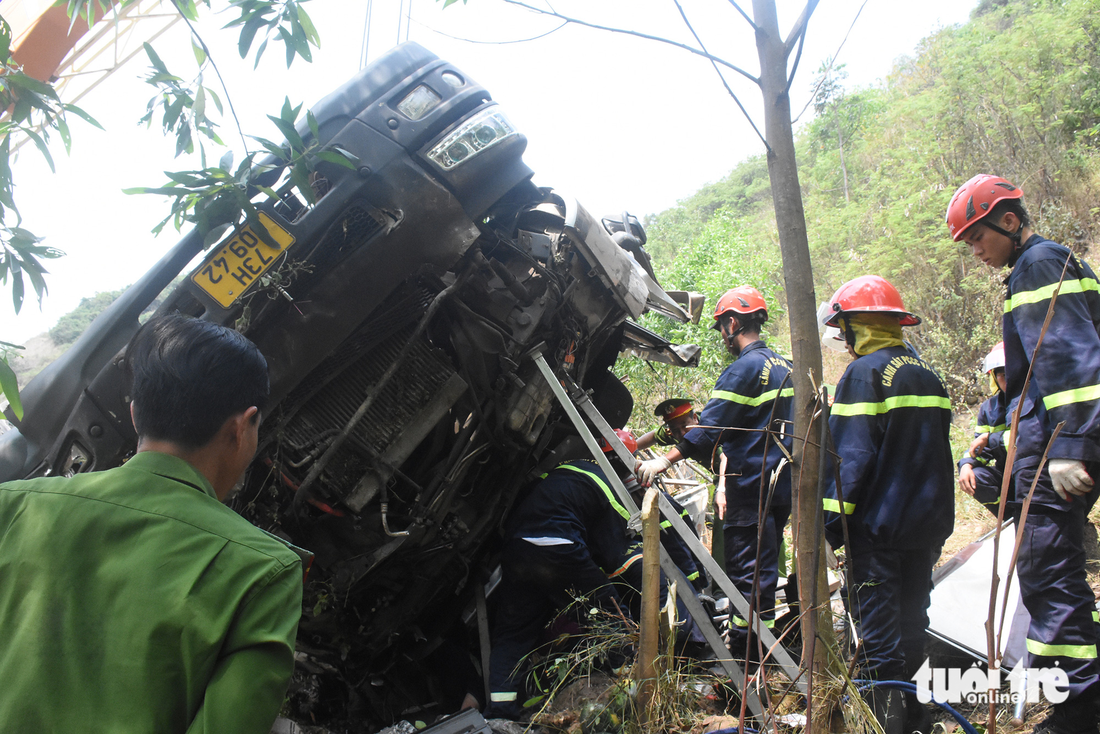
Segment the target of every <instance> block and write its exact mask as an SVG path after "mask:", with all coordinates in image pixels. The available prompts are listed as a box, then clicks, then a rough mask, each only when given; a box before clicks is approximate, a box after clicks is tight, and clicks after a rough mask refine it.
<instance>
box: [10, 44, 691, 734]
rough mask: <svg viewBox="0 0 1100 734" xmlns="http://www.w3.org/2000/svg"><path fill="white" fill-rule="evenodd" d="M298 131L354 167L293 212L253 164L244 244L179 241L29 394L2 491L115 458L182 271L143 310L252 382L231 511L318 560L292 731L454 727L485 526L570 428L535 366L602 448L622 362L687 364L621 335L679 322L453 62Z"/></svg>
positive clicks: (323, 171)
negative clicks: (544, 368) (132, 354)
mask: <svg viewBox="0 0 1100 734" xmlns="http://www.w3.org/2000/svg"><path fill="white" fill-rule="evenodd" d="M313 115H314V117H315V118H316V121H317V126H316V128H315V130H311V129H310V128H309V127H307V126H305V125H302V126H301V127H300V129H299V130H298V132H299V134H300V135H301V137H302V138H303V139H304V140H305V141H306V143H312V142H315V143H317V144H318V148H315V149H320V148H321V147H323V148H325V149H328V150H335V149H337V148H338V149H339V150H340V151H341V155H342V156H344V157H345V158H346V159H347V160H352V161H355V164H354V166H353V167H347V166H345V165H339V164H337V163H336V162H333V161H332V160H323V159H320V158H319V159H318V160H316V161H315V162H314V163H315V174H314V175H313V177H312V178H311V180H310V181H309V184H308V185H309V186H311V188H312V189H313V192H314V195H315V197H309V196H306V195H305V194H304V193H303V192H302V191H301V190H300V189H298V188H297V186H298V185H299V184H302V185H305V184H304V183H303V182H302V181H301V178H300V177H292V176H290V175H289V172H288V171H286V170H284V169H283V168H281V167H280V162H279V160H278V159H276V158H274V157H273V158H271V159H269V160H267V161H265V162H264V163H263V164H262V165H260V166H258V167H257V168H256V169H255V174H254V180H255V182H256V183H257V184H258V186H257V189H256V192H255V193H256V195H257V196H256V198H255V201H256V205H257V207H258V208H259V210H260V213H259V217H258V221H259V225H257V224H256V223H255V220H254V222H253V223H252V224H246V225H245V226H243V227H240V228H238V229H237V230H236V231H234V232H233V233H231V234H230V235H229V236H228V237H227V238H225V239H223V240H222V241H221V242H220V243H219V244H217V245H215V246H214V247H212V248H211V249H210V250H209V252H208V254H206V255H205V257H201V259H200V256H201V255H202V253H203V249H204V248H203V242H202V237H201V236H200V235H199V234H198V232H192V233H191V234H188V235H187V236H185V237H184V238H183V240H181V241H180V242H179V243H178V244H177V245H176V246H175V247H174V248H173V249H172V250H171V251H170V252H169V253H168V254H167V255H165V257H164V258H163V259H162V260H161V262H160V263H158V265H157V266H156V267H154V268H153V269H152V270H151V271H150V272H149V273H147V274H146V275H145V276H144V277H143V278H142V279H141V280H140V281H139V282H138V283H136V284H135V285H134V286H133V287H132V288H130V289H129V290H128V291H127V292H126V293H125V294H124V295H123V296H122V297H121V298H120V299H119V300H118V301H116V302H115V304H114V305H113V306H111V308H110V309H108V310H107V311H106V312H105V313H104V314H103V315H102V316H101V317H100V318H99V319H98V320H97V321H96V322H95V323H94V324H93V325H92V326H91V327H90V328H89V330H88V331H87V332H86V333H85V335H84V336H83V337H82V338H81V339H80V340H79V341H78V342H77V344H76V345H74V347H73V348H72V349H71V350H70V351H69V352H68V353H67V354H66V355H65V356H64V357H63V358H61V359H60V360H58V361H57V362H55V363H54V364H53V365H51V366H50V367H49V368H47V369H46V370H44V371H43V372H42V373H41V374H40V375H39V376H38V377H37V378H35V380H33V381H32V382H31V383H30V384H29V385H28V386H27V387H26V389H25V390H24V393H23V402H24V406H25V416H24V418H23V420H22V421H18V420H15V418H14V416H12V415H8V418H9V420H11V421H12V422H13V423H14V425H15V426H16V430H12V431H9V432H8V433H6V434H4V435H3V436H2V437H0V481H6V480H10V479H16V478H23V477H32V476H42V475H58V474H62V475H64V474H72V473H76V472H85V471H96V470H100V469H106V468H110V467H113V466H117V465H118V464H120V463H121V462H123V461H125V460H126V459H127V458H128V457H129V456H130V455H131V454H132V453H133V451H134V447H135V440H136V437H135V435H134V432H133V427H132V425H131V422H130V417H129V407H128V400H129V398H128V396H127V394H126V383H125V379H124V376H123V374H122V370H121V368H120V363H121V353H120V350H121V349H122V348H123V347H124V346H125V344H126V342H127V341H128V339H129V338H130V336H131V335H132V334H133V333H134V331H135V330H136V329H137V327H138V316H139V314H141V313H142V311H143V310H144V309H146V308H147V306H148V305H149V304H150V303H151V302H152V301H153V300H154V299H155V298H156V297H157V296H158V295H160V294H161V292H162V291H163V290H164V289H165V288H166V287H167V286H168V285H169V284H170V283H172V282H173V280H174V279H176V278H177V276H179V275H180V274H181V273H185V272H189V275H188V276H187V277H186V278H185V279H184V280H182V282H181V283H180V284H179V285H178V286H176V287H175V288H174V290H172V291H171V292H170V293H169V295H168V296H167V297H166V298H165V299H164V301H163V303H162V305H161V306H160V307H159V312H171V311H179V312H181V313H184V314H188V315H191V316H194V317H198V318H202V319H207V320H210V321H215V322H217V323H220V324H225V325H232V326H235V327H236V328H237V329H238V330H240V331H241V332H242V333H244V334H245V335H247V336H248V337H249V338H250V339H252V340H253V341H254V342H255V343H256V344H257V345H258V346H259V347H260V349H261V350H262V352H263V353H264V355H265V356H266V357H267V360H268V363H269V365H270V375H271V390H272V399H271V401H270V409H269V412H268V414H267V415H266V416H265V417H264V422H263V424H262V427H261V434H260V444H259V450H258V452H257V454H256V458H255V460H254V461H253V463H252V465H251V467H250V468H249V470H248V472H247V474H246V475H245V477H244V479H243V481H242V483H241V486H240V487H239V488H238V491H237V492H236V493H235V495H234V498H233V499H232V504H233V506H234V508H235V509H236V510H237V511H238V512H240V513H241V514H242V515H244V516H245V517H247V518H248V519H249V520H251V521H252V522H254V523H255V524H256V525H258V526H259V527H261V528H264V529H266V530H268V531H270V532H272V533H274V534H276V535H279V536H280V537H282V538H284V539H286V540H288V541H290V542H291V543H293V544H295V545H297V546H301V547H303V548H308V549H309V550H310V551H311V552H312V553H313V554H315V559H314V561H313V565H312V569H311V571H310V574H309V578H308V583H307V587H306V595H305V596H306V599H305V605H304V610H303V618H302V622H301V626H300V632H299V639H298V654H297V660H298V664H297V667H296V672H295V679H294V682H293V684H292V687H291V697H290V704H289V706H290V712H289V713H290V715H292V716H294V717H295V718H298V719H300V720H302V721H304V722H313V723H318V724H331V725H333V726H334V727H337V726H338V727H340V728H349V729H351V730H359V729H362V730H364V731H366V730H369V729H371V728H374V727H377V726H380V725H384V724H387V723H390V722H392V721H393V720H396V719H399V718H402V717H403V716H408V715H409V714H410V712H421V713H420V714H419V715H420V716H421V717H422V718H423V717H426V716H429V715H430V714H431V713H432V712H431V710H430V709H431V708H432V707H433V706H436V707H439V708H446V707H447V706H449V705H454V704H455V703H456V701H455V700H454V697H455V695H456V690H455V686H456V684H455V681H456V679H458V678H461V675H460V674H459V672H458V671H460V670H462V669H464V668H465V667H466V666H467V665H468V664H469V667H470V668H472V667H473V666H472V663H470V661H471V659H472V656H471V655H470V654H469V653H470V652H471V651H476V650H477V649H478V644H477V643H478V634H477V630H476V627H477V620H478V615H477V614H476V612H475V609H477V608H478V607H481V608H482V609H483V608H484V605H483V604H479V603H478V602H479V601H483V598H481V599H479V596H480V595H482V594H483V593H484V588H485V583H486V581H487V579H488V574H489V571H490V566H491V564H492V560H493V559H492V554H493V552H494V550H495V547H494V541H495V538H496V529H497V528H498V526H499V524H500V522H501V520H502V518H503V516H504V515H505V513H506V512H507V511H508V509H509V507H510V506H511V504H512V502H513V500H514V498H515V496H516V494H517V492H518V491H519V490H520V488H521V487H522V486H523V485H524V484H525V482H527V481H528V480H529V479H530V478H532V477H533V476H536V475H537V473H538V472H539V471H542V470H543V467H545V466H547V465H549V464H550V463H551V462H553V461H554V458H555V454H554V449H555V447H556V446H557V445H558V444H559V443H560V442H561V440H563V438H565V437H566V436H567V435H568V434H570V433H571V432H572V431H573V430H574V429H573V427H572V425H571V424H570V423H569V421H568V420H567V419H566V418H565V415H564V413H563V411H562V410H561V407H560V406H559V405H558V404H557V403H556V402H555V400H554V394H553V392H552V390H551V387H550V386H549V385H548V382H547V381H546V380H545V379H543V376H542V375H540V373H539V370H538V369H537V367H536V364H535V362H534V361H533V360H534V358H535V357H536V356H537V355H541V356H542V357H543V358H544V359H545V360H546V362H547V363H548V364H549V365H550V366H551V368H552V369H553V370H554V372H555V374H558V375H560V376H561V377H562V378H563V379H567V381H569V382H572V383H576V384H577V385H579V386H580V387H581V388H583V389H584V390H586V391H587V392H588V394H589V395H590V396H591V399H592V401H593V402H594V404H595V405H596V406H598V408H599V409H600V412H601V413H602V414H603V415H604V416H605V417H606V418H607V419H608V422H609V423H611V424H612V425H620V426H621V425H622V424H623V423H625V421H626V419H627V418H628V417H629V414H630V410H631V407H632V400H631V397H630V394H629V392H628V391H627V390H626V388H625V387H624V386H623V385H622V383H621V382H620V381H619V380H618V379H616V378H615V376H614V375H613V374H612V372H611V367H612V365H613V364H614V363H615V361H616V359H617V358H618V356H619V355H620V353H621V352H623V351H631V352H633V353H634V354H638V355H641V356H644V357H646V358H649V359H654V360H660V361H664V362H670V363H673V364H678V365H687V364H691V363H692V362H693V361H694V360H695V359H696V358H697V352H698V348H695V347H678V346H676V345H672V344H669V343H668V342H666V341H664V340H663V339H661V338H660V337H658V336H657V335H655V334H653V333H651V332H648V331H646V330H645V329H643V328H641V327H640V326H638V325H637V324H636V323H634V322H633V320H632V319H634V318H637V317H639V316H641V314H642V313H644V312H646V311H647V310H652V311H657V312H661V313H663V314H665V315H667V316H670V317H672V318H675V319H679V320H686V319H688V318H690V314H689V313H688V310H687V309H686V308H685V306H686V305H687V304H688V302H689V300H690V299H688V298H687V296H686V294H671V295H670V294H669V293H666V292H665V291H663V290H662V289H661V287H660V286H659V285H658V284H657V282H656V280H655V279H654V278H653V277H652V270H650V269H649V266H648V258H647V256H646V255H645V251H644V249H643V247H642V245H643V244H644V239H645V234H644V231H643V230H642V229H641V227H640V226H639V225H638V223H637V220H635V219H634V218H632V217H629V216H628V215H626V214H623V215H622V216H619V217H617V218H610V219H603V220H601V219H597V218H594V217H593V216H591V215H590V214H589V213H588V212H587V211H585V210H584V209H583V208H582V207H580V206H579V205H577V204H576V203H575V202H573V201H571V200H569V199H567V198H564V197H562V196H560V195H559V194H557V193H555V192H554V191H552V190H549V189H545V188H537V187H536V186H535V185H534V184H533V183H532V182H531V175H532V172H531V171H530V170H529V169H528V168H527V166H526V165H525V164H524V163H523V160H522V153H523V150H524V147H525V145H526V140H525V138H524V137H523V135H521V134H520V133H519V131H518V130H516V129H515V127H514V126H513V125H512V124H511V123H510V122H509V120H508V118H507V117H506V115H505V113H504V112H503V111H502V110H501V109H500V107H499V106H498V105H497V104H496V103H495V102H493V101H492V100H491V98H490V96H489V94H488V92H487V91H486V90H485V89H484V88H483V87H481V86H479V85H478V84H477V83H475V82H474V81H473V80H471V79H470V78H469V77H467V76H466V75H465V74H463V73H462V72H461V71H460V70H459V69H457V68H455V67H454V66H452V65H451V64H449V63H447V62H446V61H443V60H441V59H438V58H437V57H435V56H434V55H432V54H431V53H430V52H428V51H426V50H425V49H423V48H421V47H420V46H417V45H416V44H405V45H403V46H400V47H397V48H396V49H394V50H393V51H391V52H390V53H388V54H387V55H386V56H385V57H383V58H381V59H380V60H378V61H377V62H376V63H374V64H373V65H371V66H370V67H368V68H367V69H365V70H364V71H362V72H361V73H360V74H359V75H357V76H356V77H355V78H353V79H352V80H351V81H349V82H348V83H347V84H345V85H344V86H343V87H341V88H340V89H339V90H337V91H336V92H334V93H333V94H331V95H329V96H328V97H326V98H325V99H324V100H322V101H321V102H320V103H319V104H318V105H317V106H316V107H315V108H314V109H313ZM322 158H323V157H322ZM261 187H263V188H261ZM265 189H266V190H267V191H269V192H270V191H272V190H273V191H274V192H276V193H277V194H278V198H271V197H270V196H269V194H264V193H262V192H263V191H264V190H265ZM312 198H315V199H316V203H315V204H307V203H306V202H308V201H310V200H311V199H312ZM257 226H262V227H263V229H264V231H263V232H257ZM196 261H198V264H197V265H196V264H194V263H195V262H196ZM695 303H696V305H698V304H697V301H696V302H695ZM695 317H696V318H698V313H696V314H695ZM483 619H484V614H482V620H483ZM473 657H476V656H473ZM458 695H459V698H460V695H461V692H460V691H459V692H458Z"/></svg>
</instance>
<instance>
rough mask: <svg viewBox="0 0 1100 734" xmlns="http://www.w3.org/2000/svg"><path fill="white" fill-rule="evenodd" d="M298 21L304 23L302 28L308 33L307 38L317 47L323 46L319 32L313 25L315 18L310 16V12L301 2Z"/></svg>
mask: <svg viewBox="0 0 1100 734" xmlns="http://www.w3.org/2000/svg"><path fill="white" fill-rule="evenodd" d="M298 22H299V23H301V24H302V30H304V31H305V33H306V38H307V39H309V42H310V43H312V44H313V45H314V46H316V47H317V48H321V37H320V36H319V35H318V34H317V28H316V27H315V26H314V25H313V20H312V19H311V18H310V17H309V13H307V12H306V9H305V8H304V7H302V5H301V4H300V3H299V5H298Z"/></svg>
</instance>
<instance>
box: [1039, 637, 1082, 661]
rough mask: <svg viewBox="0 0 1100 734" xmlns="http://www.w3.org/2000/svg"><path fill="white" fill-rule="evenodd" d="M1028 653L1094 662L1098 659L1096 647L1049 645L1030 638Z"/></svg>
mask: <svg viewBox="0 0 1100 734" xmlns="http://www.w3.org/2000/svg"><path fill="white" fill-rule="evenodd" d="M1027 651H1028V652H1030V653H1031V654H1032V655H1046V656H1048V657H1063V658H1075V659H1077V660H1092V659H1094V658H1095V657H1096V645H1047V644H1045V643H1042V642H1037V641H1035V640H1032V639H1031V638H1028V640H1027Z"/></svg>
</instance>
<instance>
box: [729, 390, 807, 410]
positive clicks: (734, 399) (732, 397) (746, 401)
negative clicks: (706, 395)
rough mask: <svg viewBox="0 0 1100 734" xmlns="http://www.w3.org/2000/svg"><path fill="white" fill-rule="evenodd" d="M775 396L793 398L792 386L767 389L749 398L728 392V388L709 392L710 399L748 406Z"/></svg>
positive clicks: (760, 403)
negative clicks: (780, 388)
mask: <svg viewBox="0 0 1100 734" xmlns="http://www.w3.org/2000/svg"><path fill="white" fill-rule="evenodd" d="M776 396H779V397H783V398H793V397H794V388H793V387H785V388H783V389H782V390H769V391H768V392H766V393H763V394H762V395H760V396H758V397H755V398H750V397H749V396H748V395H739V394H737V393H735V392H730V391H729V390H715V391H714V392H712V393H711V394H710V397H711V399H712V400H728V401H730V402H731V403H740V404H741V405H748V406H750V407H755V406H757V405H763V404H764V403H766V402H768V401H769V400H775V398H776Z"/></svg>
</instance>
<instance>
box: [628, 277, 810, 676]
mask: <svg viewBox="0 0 1100 734" xmlns="http://www.w3.org/2000/svg"><path fill="white" fill-rule="evenodd" d="M767 320H768V311H767V304H766V303H765V302H764V297H763V296H762V295H760V292H759V291H757V290H756V289H755V288H752V287H750V286H739V287H737V288H733V289H731V290H729V291H726V293H725V294H724V295H723V296H722V298H721V299H719V301H718V304H717V306H716V307H715V309H714V326H713V328H715V329H717V330H718V331H719V332H721V334H722V340H723V343H724V344H725V345H726V348H727V349H728V351H729V352H730V354H732V355H733V356H734V357H735V358H736V359H735V360H734V361H733V362H732V363H731V364H730V365H729V366H728V367H726V369H725V371H724V372H723V373H722V374H721V376H719V378H718V381H717V382H716V383H715V386H714V392H712V393H711V398H710V400H709V401H708V402H707V404H706V407H704V408H703V412H702V413H701V414H700V416H699V426H698V427H696V428H693V429H691V430H690V431H688V432H687V434H686V435H685V436H684V438H683V440H682V441H680V442H679V443H678V444H677V445H676V446H675V447H674V448H673V449H672V450H670V451H669V452H668V453H667V454H666V455H665V456H662V457H658V458H656V459H650V460H649V461H644V462H640V463H639V464H638V466H637V468H636V469H635V472H636V473H637V475H638V478H639V480H640V481H641V483H642V484H643V485H647V486H648V485H649V484H650V483H651V482H652V481H653V479H654V477H656V476H657V475H658V474H660V473H661V472H663V471H665V470H667V469H668V468H669V467H670V466H671V465H672V464H673V463H675V462H677V461H680V460H681V459H683V458H685V457H686V458H692V459H695V460H696V461H699V462H701V463H703V464H704V465H706V466H710V464H711V459H712V457H713V456H714V454H715V447H716V446H717V445H718V444H719V443H720V444H721V447H722V453H723V454H724V455H725V456H726V457H727V467H726V471H725V480H726V481H725V487H726V491H725V493H724V495H723V497H722V498H721V499H720V500H719V501H718V507H719V513H720V515H721V517H722V519H724V521H725V524H724V528H723V536H724V542H725V551H726V573H727V574H728V575H729V577H730V580H731V581H733V583H734V585H735V586H736V587H737V589H738V590H739V591H740V592H741V593H742V594H743V595H744V596H745V598H746V599H747V600H751V597H752V588H753V576H754V574H755V573H756V571H757V565H756V561H757V554H758V553H759V559H760V566H759V573H758V579H757V584H758V587H757V588H758V594H757V598H756V600H755V604H754V605H753V607H754V610H755V611H757V612H758V613H759V615H760V619H761V621H762V622H763V624H764V626H766V627H769V628H771V627H773V626H774V624H775V589H776V585H777V584H778V581H779V569H778V565H779V548H780V545H781V543H782V540H783V528H784V526H785V525H786V524H787V518H788V517H789V516H790V513H791V478H790V470H789V468H787V462H786V459H785V456H784V453H783V451H782V449H780V447H779V446H778V445H776V442H781V443H782V445H783V446H784V447H786V449H787V450H788V451H789V450H790V447H791V437H790V435H789V431H788V430H787V426H789V424H790V420H791V411H792V406H793V398H794V386H793V385H792V384H791V381H790V379H788V378H789V375H790V370H791V363H790V362H789V361H787V360H786V359H784V358H783V357H781V356H779V355H778V354H776V353H775V352H773V351H772V350H771V349H769V348H768V346H767V345H766V344H765V343H764V342H763V341H762V340H761V339H760V329H761V327H762V326H763V325H764V323H765V322H767ZM731 429H745V430H731ZM762 478H763V481H762ZM773 481H774V483H775V486H774V493H773V494H772V500H771V505H770V507H768V508H767V511H766V512H765V514H764V516H763V517H761V516H760V506H761V503H762V501H763V499H764V497H766V496H767V494H768V492H769V487H770V484H771V483H772V482H773ZM762 487H763V491H764V497H762V496H761V488H762ZM761 523H763V525H764V527H763V532H759V531H760V524H761ZM758 536H759V541H760V542H759V544H758V542H757V541H758ZM758 545H759V549H758ZM750 603H751V602H750ZM730 619H731V629H730V651H731V652H732V653H733V654H734V655H735V656H738V655H741V654H742V653H747V652H751V650H747V648H749V647H750V646H749V644H748V643H749V629H748V628H749V622H748V620H745V619H743V618H742V617H741V616H740V615H731V617H730Z"/></svg>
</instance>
